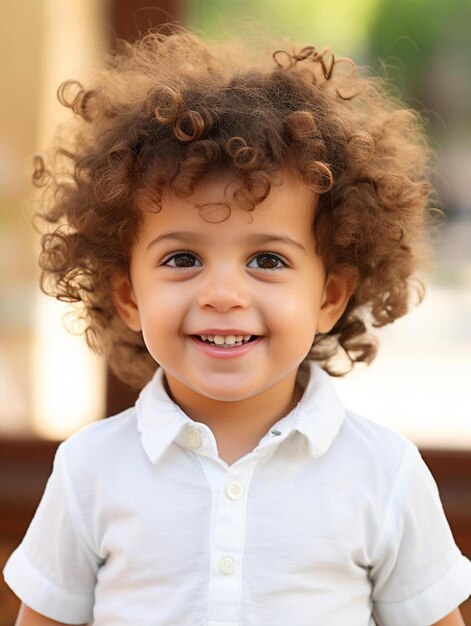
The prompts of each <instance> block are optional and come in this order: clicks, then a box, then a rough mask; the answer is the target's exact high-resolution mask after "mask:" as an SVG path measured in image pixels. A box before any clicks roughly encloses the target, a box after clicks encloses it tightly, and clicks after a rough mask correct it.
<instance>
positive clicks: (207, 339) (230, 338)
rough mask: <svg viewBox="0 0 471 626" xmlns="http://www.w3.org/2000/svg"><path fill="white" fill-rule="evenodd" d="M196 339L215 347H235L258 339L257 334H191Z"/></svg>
mask: <svg viewBox="0 0 471 626" xmlns="http://www.w3.org/2000/svg"><path fill="white" fill-rule="evenodd" d="M191 336H192V337H193V338H194V339H196V340H197V341H200V342H201V343H206V344H208V345H210V346H215V347H217V348H235V347H237V346H243V345H245V344H246V343H250V342H252V341H255V340H256V339H258V335H226V336H223V335H191Z"/></svg>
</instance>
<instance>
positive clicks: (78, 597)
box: [3, 444, 100, 624]
mask: <svg viewBox="0 0 471 626" xmlns="http://www.w3.org/2000/svg"><path fill="white" fill-rule="evenodd" d="M64 457H65V453H64V444H61V445H60V446H59V448H58V450H57V453H56V457H55V459H54V467H53V472H52V474H51V476H50V478H49V480H48V482H47V485H46V489H45V491H44V494H43V497H42V499H41V502H40V504H39V506H38V508H37V510H36V513H35V515H34V518H33V520H32V522H31V524H30V526H29V528H28V531H27V532H26V535H25V537H24V539H23V541H22V543H21V544H20V545H19V547H18V548H17V549H16V550H15V552H13V554H12V555H11V557H10V558H9V560H8V562H7V564H6V566H5V569H4V571H3V574H4V577H5V582H6V583H7V584H8V585H9V587H11V589H12V590H13V592H14V593H15V594H16V595H17V596H18V597H19V598H20V599H21V600H22V602H23V603H24V604H26V605H27V606H29V607H31V608H32V609H33V610H35V611H37V612H38V613H41V614H42V615H45V616H46V617H49V618H51V619H54V620H58V621H61V622H64V623H66V624H83V623H85V622H88V621H90V620H91V618H92V612H93V599H94V588H95V584H96V575H97V570H98V567H99V565H100V559H99V558H98V556H97V555H96V554H95V552H94V551H93V549H92V548H91V546H90V542H89V541H88V539H87V535H86V531H85V526H84V524H83V520H82V519H81V515H80V511H79V509H78V506H77V503H76V500H75V496H74V491H73V486H72V484H71V481H70V478H69V475H68V473H67V467H66V460H65V458H64Z"/></svg>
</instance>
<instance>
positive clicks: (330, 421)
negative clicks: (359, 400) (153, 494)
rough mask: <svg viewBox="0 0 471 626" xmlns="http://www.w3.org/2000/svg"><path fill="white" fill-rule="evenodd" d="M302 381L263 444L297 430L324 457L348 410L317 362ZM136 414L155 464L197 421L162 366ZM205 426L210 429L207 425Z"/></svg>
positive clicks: (308, 367) (307, 364)
mask: <svg viewBox="0 0 471 626" xmlns="http://www.w3.org/2000/svg"><path fill="white" fill-rule="evenodd" d="M298 382H299V383H300V384H301V386H303V387H304V393H303V396H302V398H301V400H300V401H299V402H298V404H297V405H296V407H295V408H294V409H293V410H292V411H291V412H290V413H288V415H286V416H285V417H283V418H281V419H280V420H279V421H278V422H277V423H276V424H274V425H273V426H272V428H271V429H270V431H269V432H268V433H267V435H266V436H265V437H263V438H262V439H261V441H260V444H259V445H260V446H263V447H264V446H268V445H277V444H279V443H280V442H281V441H282V440H284V439H285V438H286V437H287V436H288V435H290V434H291V433H292V432H293V431H297V432H299V433H301V434H302V435H304V436H305V437H306V439H307V441H308V444H309V452H310V454H311V455H312V456H314V457H317V456H321V455H323V454H325V452H326V451H327V450H328V449H329V448H330V446H331V444H332V442H333V441H334V439H335V437H336V436H337V434H338V432H339V430H340V428H341V426H342V423H343V421H344V419H345V409H344V407H343V405H342V404H341V402H340V400H339V398H338V397H337V395H336V393H335V390H334V387H333V384H332V381H331V380H330V376H329V375H328V374H327V373H326V372H325V371H324V370H323V369H322V368H321V367H320V366H319V365H318V364H317V363H316V362H314V361H306V362H304V363H303V364H302V366H301V367H300V369H299V373H298ZM136 413H137V428H138V431H139V433H140V436H141V442H142V446H143V448H144V450H145V452H146V454H147V456H148V457H149V459H150V461H151V462H152V463H154V464H156V463H158V461H159V460H160V458H161V457H162V455H163V454H164V453H165V451H166V450H167V448H168V447H169V446H170V445H171V444H172V443H173V442H174V441H175V439H177V437H179V435H180V433H181V432H182V431H183V430H184V429H185V428H188V427H190V426H195V424H196V422H194V421H193V420H192V419H190V418H189V417H188V416H187V415H186V414H185V413H184V412H183V411H182V410H181V409H180V407H179V406H178V405H177V404H175V402H173V400H172V399H171V398H170V397H169V396H168V394H167V392H166V390H165V387H164V380H163V370H162V368H161V367H159V368H158V369H157V371H156V372H155V374H154V376H153V378H152V380H151V381H150V382H149V383H148V384H147V385H146V386H145V387H144V388H143V390H142V391H141V393H140V395H139V398H138V400H137V402H136ZM202 426H203V427H204V428H205V429H207V426H205V425H202Z"/></svg>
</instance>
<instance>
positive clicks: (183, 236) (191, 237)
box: [146, 230, 306, 252]
mask: <svg viewBox="0 0 471 626" xmlns="http://www.w3.org/2000/svg"><path fill="white" fill-rule="evenodd" d="M169 239H172V240H174V241H181V242H183V243H192V242H195V241H196V242H197V241H201V240H202V239H203V237H201V236H200V235H198V234H197V233H192V232H188V231H183V230H180V231H175V232H171V233H163V234H162V235H159V236H158V237H155V239H152V241H151V242H150V243H149V245H148V246H147V248H146V251H147V250H149V248H151V247H152V246H154V245H155V244H157V243H160V242H161V241H167V240H169ZM247 239H248V240H249V241H250V242H251V243H254V244H268V243H285V244H288V245H290V246H292V247H295V248H299V249H300V250H303V251H304V252H306V248H305V247H304V246H303V245H302V244H301V243H299V242H298V241H295V240H294V239H292V238H291V237H288V235H274V234H273V235H271V234H268V233H260V234H259V233H252V234H250V235H247Z"/></svg>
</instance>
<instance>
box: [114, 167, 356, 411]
mask: <svg viewBox="0 0 471 626" xmlns="http://www.w3.org/2000/svg"><path fill="white" fill-rule="evenodd" d="M281 176H282V181H283V182H282V184H281V185H278V186H273V187H272V190H271V191H270V194H269V195H268V197H267V198H266V199H265V200H264V201H263V202H262V203H260V204H259V205H258V206H257V207H256V208H255V210H254V211H253V212H251V213H248V212H247V211H245V210H243V209H240V208H237V207H234V208H232V211H231V214H230V217H229V218H228V219H227V220H225V221H222V222H219V223H214V222H208V221H207V220H205V219H204V218H203V217H201V215H200V213H199V211H198V209H197V208H195V206H196V205H203V204H207V203H217V202H221V201H222V200H223V198H224V189H225V187H226V185H227V183H228V182H229V181H228V179H227V178H225V177H224V176H219V177H213V178H207V179H205V180H204V181H203V182H202V183H200V184H199V186H198V187H197V189H196V191H195V193H194V194H193V195H192V196H191V197H189V198H184V199H182V198H177V197H176V196H174V195H172V194H169V193H168V194H167V195H165V194H164V196H163V199H162V210H161V211H160V212H158V213H155V212H148V213H146V214H145V217H144V223H143V227H142V229H141V231H140V235H139V236H138V238H137V241H136V242H135V244H134V247H133V250H132V255H131V264H130V281H129V280H128V279H126V278H124V277H123V278H122V279H121V280H120V281H119V282H118V283H117V286H116V291H115V303H116V306H117V308H118V311H119V312H120V314H121V316H122V318H123V319H124V321H125V322H126V323H127V325H128V326H129V327H130V328H132V329H133V330H136V331H139V330H140V331H142V333H143V337H144V341H145V343H146V346H147V348H148V350H149V352H150V354H151V355H152V357H153V358H154V359H155V361H157V363H159V364H160V366H161V367H162V368H163V369H164V371H165V374H166V379H167V381H168V383H169V386H170V388H172V382H173V383H174V384H173V387H174V390H177V389H178V392H177V393H179V394H180V395H182V394H185V393H188V394H192V397H193V398H194V397H195V396H200V397H201V398H206V399H208V398H209V399H212V400H217V401H235V402H240V401H243V400H247V399H249V398H253V397H255V396H257V395H259V394H263V393H267V392H268V393H270V390H273V392H275V390H276V389H277V387H279V386H280V385H286V381H287V380H289V381H291V383H290V384H292V386H294V381H295V375H296V372H297V369H298V367H299V365H300V363H301V362H302V360H303V359H304V358H305V356H306V355H307V353H308V351H309V349H310V348H311V345H312V342H313V340H314V335H315V333H316V330H317V331H319V332H327V331H328V330H330V328H331V327H332V326H333V325H334V324H335V322H336V321H337V319H338V318H339V317H340V315H341V314H342V312H343V310H344V309H345V306H346V304H347V301H348V297H349V295H350V293H349V290H348V285H347V283H346V281H345V280H344V279H342V277H340V276H335V275H330V276H327V275H326V272H325V269H324V266H323V263H322V259H321V258H320V257H319V256H318V255H317V254H316V251H315V239H314V235H313V232H312V223H313V217H314V211H315V206H316V196H315V194H314V192H313V191H312V190H311V189H309V188H308V187H307V186H306V185H304V184H303V183H302V182H301V181H299V180H298V179H297V178H296V177H295V176H294V174H290V173H283V174H282V175H281ZM247 339H248V341H247ZM214 342H215V343H214ZM222 342H224V344H223V345H222ZM177 401H178V398H177ZM182 401H183V398H182Z"/></svg>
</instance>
